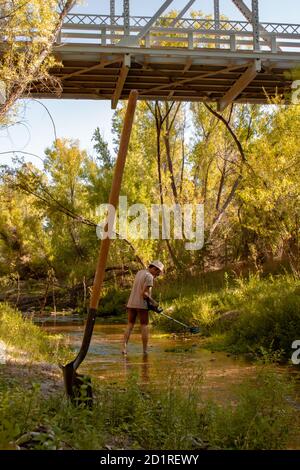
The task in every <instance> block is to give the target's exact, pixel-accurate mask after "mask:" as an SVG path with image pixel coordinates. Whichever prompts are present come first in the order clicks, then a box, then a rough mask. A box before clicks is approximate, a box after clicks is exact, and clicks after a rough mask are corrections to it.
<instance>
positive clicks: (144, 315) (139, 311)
mask: <svg viewBox="0 0 300 470" xmlns="http://www.w3.org/2000/svg"><path fill="white" fill-rule="evenodd" d="M127 313H128V323H133V324H134V323H135V321H136V317H137V316H139V318H140V324H141V325H148V323H149V314H148V310H145V309H144V308H129V307H127Z"/></svg>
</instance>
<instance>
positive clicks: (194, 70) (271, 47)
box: [32, 0, 300, 111]
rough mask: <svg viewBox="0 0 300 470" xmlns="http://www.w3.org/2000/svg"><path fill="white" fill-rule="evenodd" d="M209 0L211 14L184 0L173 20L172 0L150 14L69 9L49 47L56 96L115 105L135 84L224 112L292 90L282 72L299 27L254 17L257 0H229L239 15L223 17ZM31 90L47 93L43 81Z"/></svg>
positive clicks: (296, 47)
mask: <svg viewBox="0 0 300 470" xmlns="http://www.w3.org/2000/svg"><path fill="white" fill-rule="evenodd" d="M211 1H212V12H213V13H212V15H211V17H210V18H207V17H205V18H203V17H202V18H198V17H197V15H195V14H193V15H191V14H189V12H191V11H193V10H194V11H195V12H196V11H197V10H199V9H201V1H199V0H198V1H197V2H196V1H195V0H190V1H186V0H184V1H183V2H182V9H181V11H179V12H178V14H177V16H176V17H174V15H173V16H171V15H170V14H169V13H168V11H170V8H172V4H173V3H174V0H166V1H161V6H160V8H159V9H158V11H157V12H155V13H154V14H153V16H152V17H146V16H131V14H130V1H129V0H123V1H122V2H120V1H119V2H117V4H116V1H115V0H110V1H109V2H108V0H103V2H99V4H100V5H101V4H103V3H105V2H107V3H109V5H107V6H108V12H106V14H104V15H101V14H89V15H84V14H75V13H72V14H69V15H68V17H67V18H66V21H65V23H64V25H63V28H62V30H61V31H60V34H59V36H58V38H57V43H56V46H55V49H54V53H55V54H56V56H57V57H58V59H59V60H60V61H61V62H62V64H63V67H61V68H56V69H54V70H53V73H54V74H55V75H56V76H57V77H59V78H60V79H61V81H62V87H63V91H62V98H73V99H74V98H78V99H104V100H107V99H109V100H111V103H112V107H113V108H115V107H116V106H117V103H118V101H119V99H127V98H128V96H129V94H130V91H131V90H132V89H137V90H138V91H139V97H140V99H145V100H154V99H159V100H175V101H211V102H217V103H218V107H219V110H220V111H223V110H224V109H225V108H226V107H227V106H228V105H229V104H230V103H231V102H240V103H266V102H268V99H269V97H272V96H274V95H276V94H278V93H279V94H285V92H286V91H288V90H290V88H291V81H290V79H289V78H288V72H289V71H290V70H291V69H293V68H295V67H297V66H299V65H300V25H299V24H278V23H266V22H263V23H262V22H260V20H259V0H251V6H252V8H251V9H250V8H249V7H248V6H247V5H246V3H245V2H244V0H231V1H232V3H233V4H235V6H236V7H237V8H238V9H239V10H240V12H241V13H242V14H243V16H244V18H245V20H244V21H233V20H228V19H225V18H224V16H223V15H222V12H221V11H220V3H219V0H211ZM228 1H229V0H228ZM120 3H121V6H122V8H123V12H122V14H121V15H117V14H116V6H119V7H120ZM198 3H199V5H198ZM297 3H299V2H298V1H297V0H295V8H296V4H297ZM298 7H299V5H298ZM32 95H35V96H39V97H44V98H48V97H49V98H50V97H53V96H52V95H51V94H49V93H48V92H47V90H44V89H43V88H42V85H35V87H34V88H33V89H32Z"/></svg>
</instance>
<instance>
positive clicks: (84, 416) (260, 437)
mask: <svg viewBox="0 0 300 470" xmlns="http://www.w3.org/2000/svg"><path fill="white" fill-rule="evenodd" d="M188 379H189V380H188V385H186V387H185V388H182V384H180V383H177V379H176V377H174V378H173V379H172V380H171V381H170V382H169V383H168V384H167V385H166V387H165V389H164V390H153V389H151V390H149V389H147V388H145V387H143V386H139V385H138V383H137V381H136V379H135V377H131V378H130V379H129V380H128V382H127V384H125V385H123V386H122V388H120V387H113V386H108V385H105V384H104V385H101V386H99V384H98V385H95V384H94V390H95V389H96V393H95V402H94V407H93V408H92V409H87V408H84V407H77V408H75V407H73V406H72V405H71V404H70V403H69V402H67V401H66V399H65V398H64V397H63V396H61V395H59V394H58V395H56V396H52V397H51V398H45V397H44V396H43V395H42V394H41V391H40V388H39V386H38V385H37V384H34V385H33V387H32V388H31V390H28V391H26V393H24V390H23V388H22V387H14V388H8V387H7V386H6V387H5V388H4V389H3V388H0V398H1V400H0V448H1V449H9V448H13V447H14V445H15V444H14V443H15V442H16V441H18V439H19V438H20V436H22V435H23V434H24V433H28V432H31V431H34V430H36V429H38V428H40V427H41V426H42V427H43V428H44V429H47V430H48V431H47V433H45V434H41V435H40V436H39V437H36V439H35V440H34V441H32V442H31V443H30V448H33V449H53V450H55V449H60V448H73V449H80V450H84V449H85V450H94V449H95V450H96V449H97V450H98V449H103V448H105V447H106V446H109V447H110V448H115V449H116V448H117V449H122V448H123V449H124V448H125V449H162V450H192V449H201V448H210V449H284V448H285V447H286V446H287V442H288V440H289V438H290V437H291V435H292V433H293V432H294V431H295V426H294V424H293V423H294V412H293V410H292V408H291V407H290V405H289V404H288V403H287V401H286V395H287V394H289V393H291V385H290V384H289V385H288V384H287V381H286V379H284V378H283V377H278V375H277V374H275V373H274V372H271V371H269V370H268V369H264V370H263V371H261V372H260V373H259V375H258V377H257V378H256V379H255V380H252V381H247V382H245V383H244V384H243V385H242V386H239V389H238V391H237V396H238V402H237V404H235V405H234V404H229V403H228V404H227V405H222V406H221V405H217V404H216V403H214V402H207V401H204V400H203V398H202V396H201V390H200V385H201V380H202V379H201V377H199V376H197V375H194V376H193V377H189V378H188ZM50 431H51V434H50Z"/></svg>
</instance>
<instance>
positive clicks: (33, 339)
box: [0, 303, 72, 363]
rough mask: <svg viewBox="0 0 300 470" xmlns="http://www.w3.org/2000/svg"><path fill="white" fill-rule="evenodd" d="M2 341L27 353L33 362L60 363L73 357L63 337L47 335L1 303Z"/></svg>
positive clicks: (0, 323) (0, 324)
mask: <svg viewBox="0 0 300 470" xmlns="http://www.w3.org/2000/svg"><path fill="white" fill-rule="evenodd" d="M0 339H1V340H2V341H4V343H6V344H7V345H8V346H11V347H13V348H16V349H18V350H21V351H26V353H27V354H28V357H29V358H30V359H32V360H37V361H47V362H50V363H58V362H61V361H65V360H67V359H69V358H71V357H72V353H71V351H70V350H69V349H68V348H67V347H66V346H65V345H64V338H63V336H62V335H49V334H47V333H46V332H45V331H43V330H42V329H41V328H40V327H39V326H36V325H34V324H33V322H32V320H31V319H30V318H28V319H25V318H24V317H23V315H22V313H21V312H19V311H18V310H15V309H13V308H12V307H10V306H9V305H8V304H5V303H0Z"/></svg>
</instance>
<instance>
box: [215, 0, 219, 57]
mask: <svg viewBox="0 0 300 470" xmlns="http://www.w3.org/2000/svg"><path fill="white" fill-rule="evenodd" d="M214 20H215V29H216V30H219V29H220V0H214ZM216 48H217V49H219V48H220V44H218V43H216Z"/></svg>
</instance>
